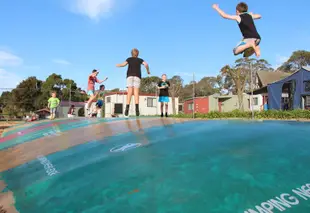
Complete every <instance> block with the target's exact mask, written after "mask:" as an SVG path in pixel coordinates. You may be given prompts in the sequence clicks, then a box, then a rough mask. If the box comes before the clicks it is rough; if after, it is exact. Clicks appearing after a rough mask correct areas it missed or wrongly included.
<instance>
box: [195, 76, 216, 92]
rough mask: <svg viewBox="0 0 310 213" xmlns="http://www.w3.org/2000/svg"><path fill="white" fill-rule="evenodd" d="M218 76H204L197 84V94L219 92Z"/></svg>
mask: <svg viewBox="0 0 310 213" xmlns="http://www.w3.org/2000/svg"><path fill="white" fill-rule="evenodd" d="M218 83H219V79H218V78H217V77H204V78H202V79H201V80H200V81H198V83H196V84H195V96H209V95H213V94H214V93H217V92H219V90H220V89H219V85H218Z"/></svg>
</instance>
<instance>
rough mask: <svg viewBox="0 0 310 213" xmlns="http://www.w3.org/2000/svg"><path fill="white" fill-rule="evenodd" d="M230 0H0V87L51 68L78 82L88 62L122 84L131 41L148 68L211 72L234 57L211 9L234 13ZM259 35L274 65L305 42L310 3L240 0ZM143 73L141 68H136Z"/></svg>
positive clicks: (309, 36) (233, 33)
mask: <svg viewBox="0 0 310 213" xmlns="http://www.w3.org/2000/svg"><path fill="white" fill-rule="evenodd" d="M238 2H239V1H235V0H230V1H227V0H218V1H217V2H216V1H209V0H196V1H192V0H182V1H176V0H169V1H167V0H157V1H146V0H89V1H88V0H44V1H42V0H27V1H22V0H3V1H1V2H0V20H1V34H0V37H1V39H0V88H6V87H8V88H12V87H14V86H16V84H17V83H18V82H19V81H20V80H22V79H24V78H26V77H28V76H37V77H38V78H39V79H42V80H43V79H45V78H46V77H47V76H48V75H49V74H51V73H53V72H55V73H59V74H61V75H62V76H63V78H71V79H73V80H75V81H76V82H77V83H78V85H79V86H81V87H82V88H84V89H85V87H86V84H87V76H88V75H89V73H90V72H91V70H92V69H93V68H98V69H100V70H101V73H100V76H99V77H100V78H101V79H102V78H103V77H105V76H108V77H109V80H108V81H107V82H106V87H107V88H109V89H112V88H119V87H120V88H124V86H125V76H126V68H123V69H119V68H116V67H115V64H116V63H121V62H123V61H124V60H125V59H126V58H127V57H128V56H129V55H130V50H131V49H132V48H133V47H137V48H138V49H139V50H140V56H141V58H143V59H145V60H146V61H147V62H148V63H149V64H150V68H151V73H152V75H158V76H159V75H161V74H162V73H167V74H168V76H170V77H171V76H173V75H176V74H178V75H181V76H182V77H183V79H184V81H185V83H186V82H189V81H190V80H191V77H190V75H191V73H193V72H195V74H196V76H197V78H201V77H203V76H215V75H217V74H218V72H219V70H220V68H221V67H222V66H223V65H225V64H232V63H233V62H234V60H236V59H237V58H238V57H235V56H233V54H232V49H233V47H234V46H235V45H236V44H237V42H238V41H239V40H240V39H241V34H240V32H239V29H238V26H237V24H236V23H235V22H233V21H229V20H224V19H222V18H220V16H219V15H218V14H217V13H216V12H215V11H214V10H213V9H212V7H211V6H212V4H213V3H218V4H219V5H220V8H222V9H223V10H224V11H226V12H227V13H235V6H236V4H237V3H238ZM247 3H248V5H249V11H252V12H254V13H260V14H261V15H262V17H263V18H262V19H261V20H258V21H256V25H257V28H258V31H259V33H260V34H261V36H262V42H261V51H262V54H261V58H264V59H267V60H268V61H269V62H270V63H271V64H272V65H273V66H277V65H279V64H280V63H281V62H283V61H284V60H285V59H287V57H289V56H290V54H291V53H292V51H295V50H298V49H305V50H309V49H310V28H309V27H307V26H308V20H309V18H308V17H307V14H308V11H309V10H308V8H309V6H310V2H309V1H308V0H294V1H293V2H292V1H279V0H275V1H267V0H260V1H257V0H256V1H254V0H249V1H247ZM144 76H146V72H144Z"/></svg>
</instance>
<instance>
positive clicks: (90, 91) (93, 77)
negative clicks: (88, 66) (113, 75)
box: [86, 69, 108, 114]
mask: <svg viewBox="0 0 310 213" xmlns="http://www.w3.org/2000/svg"><path fill="white" fill-rule="evenodd" d="M98 74H99V71H98V70H96V69H94V70H93V71H92V74H90V76H88V84H87V95H88V96H89V100H88V101H87V105H86V110H87V114H90V113H91V112H90V110H89V107H90V106H91V103H92V102H93V100H94V99H95V98H96V96H97V94H96V92H95V84H96V83H99V84H101V83H103V82H104V81H106V80H107V79H108V77H106V78H105V79H104V80H98V78H97V75H98Z"/></svg>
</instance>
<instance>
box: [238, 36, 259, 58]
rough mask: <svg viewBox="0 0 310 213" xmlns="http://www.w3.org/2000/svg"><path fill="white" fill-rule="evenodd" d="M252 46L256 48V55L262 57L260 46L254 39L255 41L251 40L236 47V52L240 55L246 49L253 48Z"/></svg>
mask: <svg viewBox="0 0 310 213" xmlns="http://www.w3.org/2000/svg"><path fill="white" fill-rule="evenodd" d="M251 47H252V48H253V49H254V52H255V55H256V57H260V47H259V46H256V44H255V41H254V40H253V41H249V42H247V43H246V44H244V45H241V46H239V47H237V48H236V49H235V51H234V54H235V55H238V54H240V53H242V52H244V51H245V50H246V49H248V48H251Z"/></svg>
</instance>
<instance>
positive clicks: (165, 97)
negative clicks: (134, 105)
mask: <svg viewBox="0 0 310 213" xmlns="http://www.w3.org/2000/svg"><path fill="white" fill-rule="evenodd" d="M157 87H158V89H159V99H158V101H159V102H160V112H161V117H164V105H165V110H166V113H165V116H166V117H168V103H169V87H170V83H169V81H167V75H166V74H163V75H162V76H161V81H160V82H159V83H158V85H157Z"/></svg>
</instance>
